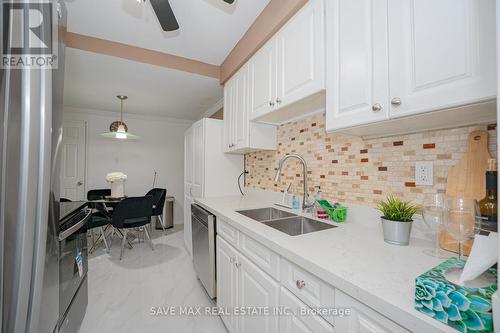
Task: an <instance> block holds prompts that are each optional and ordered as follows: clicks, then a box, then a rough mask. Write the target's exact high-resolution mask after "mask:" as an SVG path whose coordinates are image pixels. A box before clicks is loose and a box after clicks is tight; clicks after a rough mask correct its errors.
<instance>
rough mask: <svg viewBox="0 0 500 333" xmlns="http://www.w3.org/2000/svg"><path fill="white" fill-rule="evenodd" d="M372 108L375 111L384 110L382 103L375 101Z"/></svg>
mask: <svg viewBox="0 0 500 333" xmlns="http://www.w3.org/2000/svg"><path fill="white" fill-rule="evenodd" d="M372 110H373V111H375V112H378V111H380V110H382V105H380V104H379V103H375V104H373V105H372Z"/></svg>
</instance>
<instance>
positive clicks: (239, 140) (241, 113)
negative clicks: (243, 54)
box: [233, 66, 249, 149]
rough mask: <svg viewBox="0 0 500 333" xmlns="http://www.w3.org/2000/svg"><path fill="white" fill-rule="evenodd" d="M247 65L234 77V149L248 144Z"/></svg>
mask: <svg viewBox="0 0 500 333" xmlns="http://www.w3.org/2000/svg"><path fill="white" fill-rule="evenodd" d="M248 91H249V89H248V67H246V66H245V67H243V68H242V69H240V70H239V72H238V73H237V74H236V76H235V77H234V92H235V96H234V109H233V115H234V145H235V147H234V148H235V149H242V148H245V147H248V146H249V140H248V139H249V135H248V125H249V124H248V109H249V107H248V106H249V103H248Z"/></svg>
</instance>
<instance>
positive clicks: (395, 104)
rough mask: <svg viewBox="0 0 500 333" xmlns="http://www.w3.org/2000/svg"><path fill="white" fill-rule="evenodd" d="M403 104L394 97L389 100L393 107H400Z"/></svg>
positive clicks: (399, 99)
mask: <svg viewBox="0 0 500 333" xmlns="http://www.w3.org/2000/svg"><path fill="white" fill-rule="evenodd" d="M402 103H403V102H402V101H401V98H399V97H394V98H393V99H391V104H392V105H394V106H400V105H401V104H402Z"/></svg>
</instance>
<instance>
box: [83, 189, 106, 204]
mask: <svg viewBox="0 0 500 333" xmlns="http://www.w3.org/2000/svg"><path fill="white" fill-rule="evenodd" d="M110 195H111V189H109V188H103V189H96V190H90V191H88V192H87V200H88V201H94V200H102V199H104V198H105V197H107V196H110Z"/></svg>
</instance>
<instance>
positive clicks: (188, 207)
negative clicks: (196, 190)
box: [184, 195, 193, 256]
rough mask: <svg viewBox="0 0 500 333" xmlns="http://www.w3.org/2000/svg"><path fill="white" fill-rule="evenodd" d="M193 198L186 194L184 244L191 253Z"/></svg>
mask: <svg viewBox="0 0 500 333" xmlns="http://www.w3.org/2000/svg"><path fill="white" fill-rule="evenodd" d="M192 203H193V198H192V197H190V196H189V195H184V245H185V247H186V250H187V251H188V253H189V255H190V256H191V255H192V253H193V240H192V232H191V204H192Z"/></svg>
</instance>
